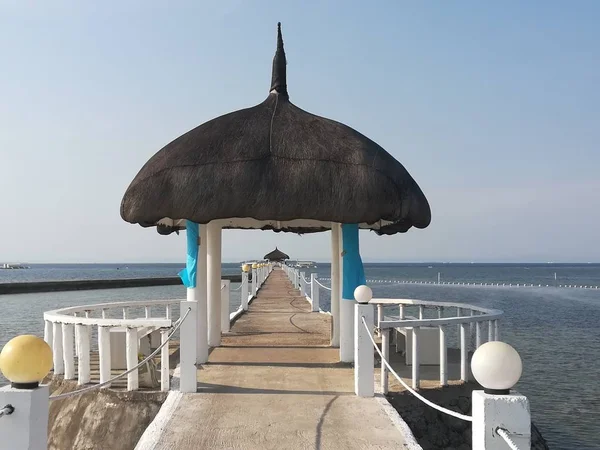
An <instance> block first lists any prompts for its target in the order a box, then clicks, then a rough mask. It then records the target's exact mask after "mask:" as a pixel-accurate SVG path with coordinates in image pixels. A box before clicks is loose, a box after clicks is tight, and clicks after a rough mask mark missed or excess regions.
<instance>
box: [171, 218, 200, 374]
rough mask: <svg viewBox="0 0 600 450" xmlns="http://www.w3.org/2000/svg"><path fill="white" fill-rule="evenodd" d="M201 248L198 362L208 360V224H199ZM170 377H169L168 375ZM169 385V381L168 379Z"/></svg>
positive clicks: (197, 290) (198, 281) (198, 291)
mask: <svg viewBox="0 0 600 450" xmlns="http://www.w3.org/2000/svg"><path fill="white" fill-rule="evenodd" d="M198 233H199V235H200V248H199V249H198V257H199V259H198V274H197V277H196V301H197V302H198V305H197V308H198V311H197V312H198V315H197V316H198V323H197V328H196V336H197V341H196V364H204V363H205V362H206V361H208V305H207V298H208V297H207V272H206V269H207V263H206V255H207V251H206V247H207V245H206V244H207V237H206V236H207V232H206V225H202V224H199V225H198ZM167 378H168V377H167ZM167 385H168V381H167Z"/></svg>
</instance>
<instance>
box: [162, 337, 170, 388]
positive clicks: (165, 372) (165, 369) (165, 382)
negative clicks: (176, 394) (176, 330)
mask: <svg viewBox="0 0 600 450" xmlns="http://www.w3.org/2000/svg"><path fill="white" fill-rule="evenodd" d="M168 337H169V330H160V343H161V345H162V344H164V343H165V342H167V339H168ZM169 357H170V354H169V344H166V345H165V346H164V347H163V348H161V349H160V390H161V391H168V390H169V389H170V380H169V377H170V372H169Z"/></svg>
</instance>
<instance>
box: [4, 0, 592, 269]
mask: <svg viewBox="0 0 600 450" xmlns="http://www.w3.org/2000/svg"><path fill="white" fill-rule="evenodd" d="M367 3H368V2H363V1H352V2H349V1H344V2H342V1H337V2H335V1H328V2H317V1H304V2H291V1H289V2H285V1H280V2H266V1H252V2H249V1H242V0H237V1H225V0H219V1H213V2H204V1H180V2H159V1H129V2H127V1H126V2H116V1H103V2H92V1H74V0H73V1H64V0H63V1H60V0H57V1H54V2H42V1H38V2H34V1H28V2H23V1H16V0H13V1H5V2H2V5H1V6H0V55H1V58H2V63H1V67H2V69H1V70H0V89H1V90H0V92H1V95H0V97H1V101H0V123H1V132H0V214H1V216H0V261H28V262H42V261H49V262H104V261H129V262H134V261H148V262H156V261H183V259H184V251H185V250H184V248H185V237H184V236H183V235H182V236H179V237H176V236H170V237H161V236H159V235H158V234H157V233H156V232H155V231H154V230H145V229H142V228H140V227H138V226H133V225H129V224H127V223H125V222H123V221H122V220H121V218H120V216H119V204H120V201H121V197H122V195H123V193H124V192H125V189H126V188H127V186H128V184H129V182H130V181H131V180H132V179H133V177H134V176H135V174H136V173H137V172H138V170H139V169H140V168H141V167H142V165H143V164H144V163H145V162H146V160H147V159H148V158H149V157H150V156H152V155H153V154H154V153H155V152H156V151H158V150H159V149H160V148H161V147H162V146H163V145H165V144H166V143H168V142H169V141H171V140H172V139H174V138H176V137H177V136H179V135H181V134H182V133H184V132H186V131H187V130H189V129H191V128H193V127H195V126H196V125H198V124H200V123H203V122H205V121H207V120H209V119H211V118H213V117H216V116H217V115H220V114H223V113H226V112H229V111H233V110H236V109H240V108H242V107H247V106H251V105H254V104H257V103H259V102H260V101H262V100H263V99H264V98H265V97H266V95H267V92H268V88H269V83H270V73H271V60H272V57H273V53H274V50H275V37H276V23H277V21H281V22H282V23H283V32H284V40H285V45H286V51H287V55H288V86H289V91H290V97H291V100H292V102H294V103H295V104H297V105H298V106H300V107H302V108H303V109H306V110H308V111H311V112H314V113H317V114H320V115H324V116H326V117H330V118H333V119H336V120H339V121H341V122H344V123H347V124H348V125H350V126H352V127H354V128H356V129H358V130H359V131H361V132H362V133H364V134H366V135H367V136H369V137H370V138H372V139H373V140H375V141H377V142H378V143H379V144H381V145H382V146H383V147H384V148H386V149H387V150H388V151H389V152H390V153H392V154H393V155H394V156H395V157H396V158H397V159H398V160H399V161H401V162H402V163H403V164H404V165H405V167H406V168H407V169H408V170H409V172H410V173H411V174H412V175H413V177H414V178H415V179H416V180H417V182H418V183H419V185H420V186H421V188H422V189H423V191H424V192H425V194H426V195H427V197H428V199H429V201H430V204H431V207H432V213H433V218H432V224H431V226H430V227H429V228H427V229H426V230H412V231H410V232H409V233H407V234H405V235H396V236H393V237H377V236H375V235H374V234H373V233H367V232H365V233H364V234H363V235H362V236H363V239H362V254H363V257H364V259H365V260H367V261H368V260H387V261H428V260H441V261H523V260H525V261H542V262H545V261H583V262H587V261H598V260H600V245H599V242H600V239H599V238H600V226H599V224H600V195H599V193H600V175H599V169H600V151H599V148H598V144H599V142H600V89H599V86H600V27H599V26H598V24H599V23H600V2H595V1H578V2H570V3H569V2H564V1H563V2H559V1H534V2H521V1H503V2H480V1H479V2H475V1H469V2H466V1H465V2H429V3H427V4H426V3H425V2H398V1H388V2H372V5H373V6H369V5H368V4H367ZM50 4H52V5H50ZM275 245H278V246H279V247H280V248H282V249H283V250H284V251H286V252H287V253H289V254H290V255H292V256H294V257H298V258H309V259H315V260H325V259H328V258H329V235H328V234H326V233H322V234H320V235H313V236H304V237H298V236H295V235H283V234H275V233H271V232H260V231H244V232H242V231H226V232H225V233H224V243H223V257H224V259H225V260H227V261H237V260H240V259H243V258H251V257H256V256H260V255H262V254H264V253H266V251H268V250H270V249H271V248H272V247H274V246H275Z"/></svg>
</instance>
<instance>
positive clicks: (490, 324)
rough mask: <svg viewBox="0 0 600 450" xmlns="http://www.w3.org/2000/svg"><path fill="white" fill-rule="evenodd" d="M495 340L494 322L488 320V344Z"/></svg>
mask: <svg viewBox="0 0 600 450" xmlns="http://www.w3.org/2000/svg"><path fill="white" fill-rule="evenodd" d="M493 340H494V321H493V320H488V342H492V341H493Z"/></svg>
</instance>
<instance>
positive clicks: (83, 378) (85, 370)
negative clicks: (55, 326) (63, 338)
mask: <svg viewBox="0 0 600 450" xmlns="http://www.w3.org/2000/svg"><path fill="white" fill-rule="evenodd" d="M75 327H76V328H75V330H76V331H77V333H76V334H77V339H78V342H77V348H79V359H78V360H77V371H78V374H77V383H78V384H87V383H89V382H90V330H89V327H88V326H87V325H75Z"/></svg>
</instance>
